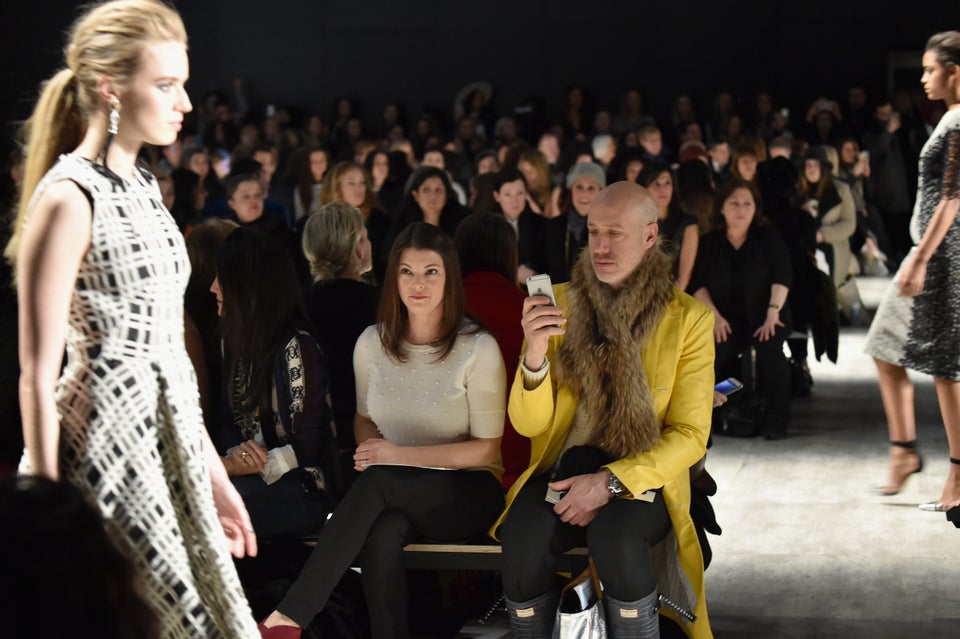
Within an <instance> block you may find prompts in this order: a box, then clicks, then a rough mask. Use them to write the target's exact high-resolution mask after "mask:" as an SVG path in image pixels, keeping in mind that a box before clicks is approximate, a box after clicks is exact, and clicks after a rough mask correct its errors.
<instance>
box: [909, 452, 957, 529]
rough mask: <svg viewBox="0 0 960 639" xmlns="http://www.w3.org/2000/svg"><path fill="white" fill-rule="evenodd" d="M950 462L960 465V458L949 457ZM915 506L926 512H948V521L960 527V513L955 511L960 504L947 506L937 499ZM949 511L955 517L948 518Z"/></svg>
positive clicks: (948, 516)
mask: <svg viewBox="0 0 960 639" xmlns="http://www.w3.org/2000/svg"><path fill="white" fill-rule="evenodd" d="M950 463H951V464H956V465H957V466H960V459H954V458H953V457H951V458H950ZM917 508H919V509H920V510H925V511H927V512H932V513H942V512H944V511H946V512H947V513H948V514H947V519H949V520H950V521H953V522H954V525H956V526H957V528H960V523H958V520H960V513H957V510H958V509H960V506H953V507H949V508H948V507H947V505H946V504H942V503H940V502H938V501H928V502H927V503H925V504H920V505H919V506H917ZM951 512H952V513H956V519H950V514H949V513H951Z"/></svg>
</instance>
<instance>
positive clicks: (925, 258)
mask: <svg viewBox="0 0 960 639" xmlns="http://www.w3.org/2000/svg"><path fill="white" fill-rule="evenodd" d="M947 136H948V138H947V160H946V162H945V166H946V168H945V169H944V172H943V188H942V190H941V195H940V202H939V204H937V208H936V210H934V212H933V216H932V217H931V218H930V222H929V223H928V224H927V230H926V231H924V233H923V237H922V238H921V239H920V243H919V244H917V247H916V249H915V250H914V252H913V254H912V255H911V256H910V257H908V258H907V260H906V263H904V265H903V268H902V269H901V271H900V293H899V294H900V295H901V296H903V297H913V296H914V295H919V294H920V291H922V290H923V284H924V280H925V279H926V277H927V263H928V262H929V261H930V258H931V257H933V254H934V253H935V252H936V251H937V249H938V248H939V247H940V243H941V242H943V238H944V237H946V235H947V231H949V230H950V227H951V226H953V223H954V220H956V218H957V210H958V209H960V131H950V132H949V133H948V134H947Z"/></svg>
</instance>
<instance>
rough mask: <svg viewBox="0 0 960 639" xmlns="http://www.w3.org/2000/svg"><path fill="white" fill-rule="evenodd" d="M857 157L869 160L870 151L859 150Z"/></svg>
mask: <svg viewBox="0 0 960 639" xmlns="http://www.w3.org/2000/svg"><path fill="white" fill-rule="evenodd" d="M859 158H860V159H861V160H866V161H867V162H869V161H870V151H860V155H859Z"/></svg>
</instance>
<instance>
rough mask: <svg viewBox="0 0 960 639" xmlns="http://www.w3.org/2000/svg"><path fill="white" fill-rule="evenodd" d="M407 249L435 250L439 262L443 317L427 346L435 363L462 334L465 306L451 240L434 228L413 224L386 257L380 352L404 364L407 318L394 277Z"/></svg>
mask: <svg viewBox="0 0 960 639" xmlns="http://www.w3.org/2000/svg"><path fill="white" fill-rule="evenodd" d="M511 230H512V229H511ZM408 248H410V249H418V250H424V251H436V252H437V253H438V254H439V255H440V258H441V259H442V260H443V270H444V273H445V278H444V280H445V281H444V285H443V316H442V319H441V320H440V321H441V326H440V331H439V336H438V337H437V339H436V341H434V342H432V343H431V344H430V345H431V346H432V347H434V348H436V349H437V360H436V361H438V362H439V361H442V360H443V359H444V358H445V357H446V356H447V355H449V354H450V351H451V350H453V346H454V344H455V343H456V341H457V335H459V334H460V333H462V332H463V320H464V318H465V317H466V308H467V303H466V298H465V296H464V293H463V276H462V275H461V274H460V260H459V259H458V257H457V250H456V248H455V247H454V245H453V240H451V239H450V236H449V235H447V234H446V233H445V232H443V231H442V230H441V229H439V228H437V227H436V226H433V225H432V224H427V223H426V222H415V223H413V224H410V225H409V226H407V227H406V228H404V229H403V230H402V231H400V234H399V235H398V236H397V239H396V240H394V242H393V246H392V247H391V248H390V256H389V257H388V258H387V272H386V275H385V276H384V278H383V292H382V293H381V295H380V308H379V310H378V312H377V331H378V333H379V335H380V342H381V344H382V345H383V350H384V351H386V353H387V354H388V355H389V356H390V357H391V358H393V359H395V360H396V361H398V362H406V361H407V353H406V351H405V350H404V348H403V341H404V339H405V338H406V334H407V325H408V316H407V307H406V306H405V305H404V304H403V301H402V300H401V299H400V291H399V287H398V285H397V277H398V275H399V272H400V256H401V254H402V253H403V251H404V250H406V249H408Z"/></svg>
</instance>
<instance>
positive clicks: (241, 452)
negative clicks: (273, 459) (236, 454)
mask: <svg viewBox="0 0 960 639" xmlns="http://www.w3.org/2000/svg"><path fill="white" fill-rule="evenodd" d="M249 456H250V453H248V452H247V451H245V450H242V451H240V459H246V458H247V457H249Z"/></svg>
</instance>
